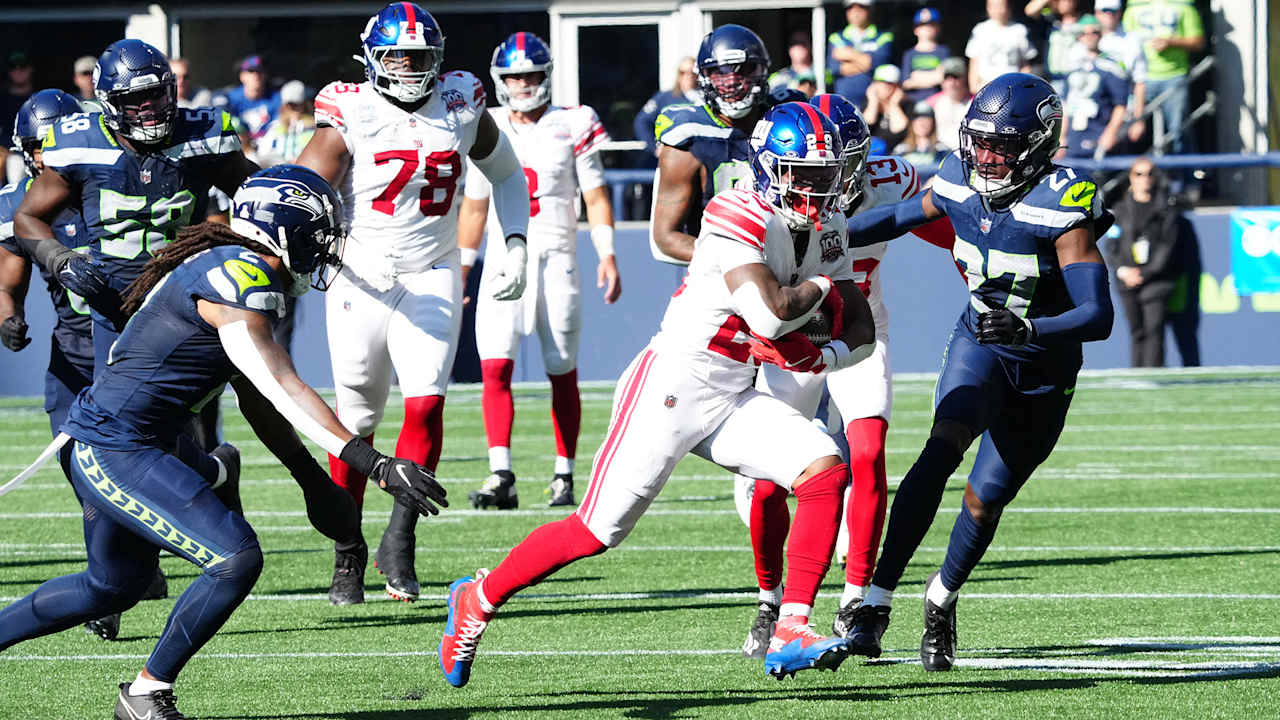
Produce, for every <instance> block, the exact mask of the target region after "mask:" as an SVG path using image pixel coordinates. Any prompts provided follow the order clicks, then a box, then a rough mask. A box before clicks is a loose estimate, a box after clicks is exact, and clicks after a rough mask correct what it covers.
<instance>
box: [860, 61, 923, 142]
mask: <svg viewBox="0 0 1280 720" xmlns="http://www.w3.org/2000/svg"><path fill="white" fill-rule="evenodd" d="M901 78H902V71H901V70H899V69H898V66H897V65H888V64H886V65H881V66H880V67H878V68H876V71H875V74H874V75H873V76H872V81H871V87H869V88H867V107H866V108H865V109H864V110H863V111H862V116H863V117H864V118H866V120H867V127H869V128H871V134H872V135H873V136H875V137H878V138H881V139H883V140H884V143H885V146H886V147H888V148H893V147H895V146H897V144H898V143H899V142H902V138H903V137H904V136H905V135H906V133H907V125H908V124H910V122H911V119H910V118H908V117H907V112H906V110H904V109H903V108H902V101H903V98H904V97H905V95H904V93H903V90H902V85H900V84H899V81H900V80H901Z"/></svg>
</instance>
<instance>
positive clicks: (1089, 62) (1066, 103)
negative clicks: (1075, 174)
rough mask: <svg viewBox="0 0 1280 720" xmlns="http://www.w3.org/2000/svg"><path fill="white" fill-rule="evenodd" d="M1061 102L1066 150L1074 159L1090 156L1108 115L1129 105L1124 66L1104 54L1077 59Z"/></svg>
mask: <svg viewBox="0 0 1280 720" xmlns="http://www.w3.org/2000/svg"><path fill="white" fill-rule="evenodd" d="M1062 100H1063V102H1062V109H1063V121H1064V122H1066V123H1067V148H1068V150H1069V151H1070V152H1071V154H1072V155H1076V156H1088V155H1093V153H1094V151H1095V150H1097V148H1098V138H1100V137H1102V131H1103V130H1105V129H1106V128H1107V123H1109V122H1111V114H1112V112H1113V111H1114V110H1115V109H1116V107H1124V105H1125V104H1126V103H1128V102H1129V81H1128V79H1126V76H1125V70H1124V66H1123V65H1121V64H1120V63H1118V62H1116V61H1115V60H1112V59H1111V58H1110V57H1108V56H1106V55H1099V56H1098V57H1096V58H1091V59H1083V60H1081V62H1080V64H1079V65H1078V66H1076V68H1075V69H1074V70H1072V71H1071V74H1069V75H1067V91H1066V93H1065V96H1064V97H1063V98H1062Z"/></svg>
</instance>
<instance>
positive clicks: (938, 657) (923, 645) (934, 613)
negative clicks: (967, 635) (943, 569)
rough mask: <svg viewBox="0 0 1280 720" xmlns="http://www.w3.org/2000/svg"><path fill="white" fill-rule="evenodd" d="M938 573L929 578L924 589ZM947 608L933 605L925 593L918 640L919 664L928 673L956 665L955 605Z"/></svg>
mask: <svg viewBox="0 0 1280 720" xmlns="http://www.w3.org/2000/svg"><path fill="white" fill-rule="evenodd" d="M937 574H938V573H936V572H935V573H934V574H933V575H930V576H929V580H928V581H927V582H926V583H925V587H929V585H930V584H932V583H933V578H934V577H935V576H937ZM958 602H959V601H957V602H953V603H951V607H949V608H940V607H938V606H937V605H934V604H933V603H932V602H931V601H930V600H929V596H928V594H927V593H926V594H925V598H924V636H923V637H921V638H920V662H921V663H922V664H923V665H924V669H925V670H928V671H930V672H938V671H941V670H950V669H951V666H952V665H955V664H956V605H957V604H958Z"/></svg>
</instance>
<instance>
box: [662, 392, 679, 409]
mask: <svg viewBox="0 0 1280 720" xmlns="http://www.w3.org/2000/svg"><path fill="white" fill-rule="evenodd" d="M662 404H663V405H665V406H667V407H669V408H673V407H675V406H676V396H675V395H668V396H667V399H666V400H663V401H662Z"/></svg>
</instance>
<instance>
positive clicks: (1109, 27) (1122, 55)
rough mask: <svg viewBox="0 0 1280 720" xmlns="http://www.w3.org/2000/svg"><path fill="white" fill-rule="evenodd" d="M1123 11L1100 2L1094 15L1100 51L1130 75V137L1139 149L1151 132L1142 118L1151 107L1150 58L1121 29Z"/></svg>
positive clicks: (1115, 0) (1108, 0)
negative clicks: (1149, 103)
mask: <svg viewBox="0 0 1280 720" xmlns="http://www.w3.org/2000/svg"><path fill="white" fill-rule="evenodd" d="M1122 7H1123V5H1122V3H1121V2H1120V0H1097V2H1095V3H1094V4H1093V11H1094V17H1096V18H1098V24H1099V25H1101V26H1102V39H1101V40H1100V41H1099V42H1098V50H1099V51H1101V52H1102V54H1103V55H1108V56H1110V57H1111V58H1112V59H1113V60H1116V61H1118V62H1119V63H1120V64H1121V65H1123V66H1124V69H1125V72H1127V73H1128V74H1129V102H1128V103H1126V104H1127V105H1128V107H1129V115H1128V117H1130V118H1131V120H1130V122H1129V126H1128V130H1127V131H1126V137H1128V139H1129V143H1130V144H1131V145H1136V144H1137V143H1138V142H1139V141H1140V140H1142V136H1143V135H1144V134H1145V133H1146V131H1147V123H1146V119H1145V118H1143V117H1142V113H1143V111H1144V110H1145V109H1146V106H1147V102H1146V100H1147V55H1146V53H1144V52H1143V51H1142V43H1141V42H1140V41H1139V40H1138V38H1137V37H1135V36H1133V35H1130V34H1128V33H1126V32H1125V31H1124V30H1123V29H1122V28H1121V27H1120V18H1121V14H1120V11H1121V9H1122Z"/></svg>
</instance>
